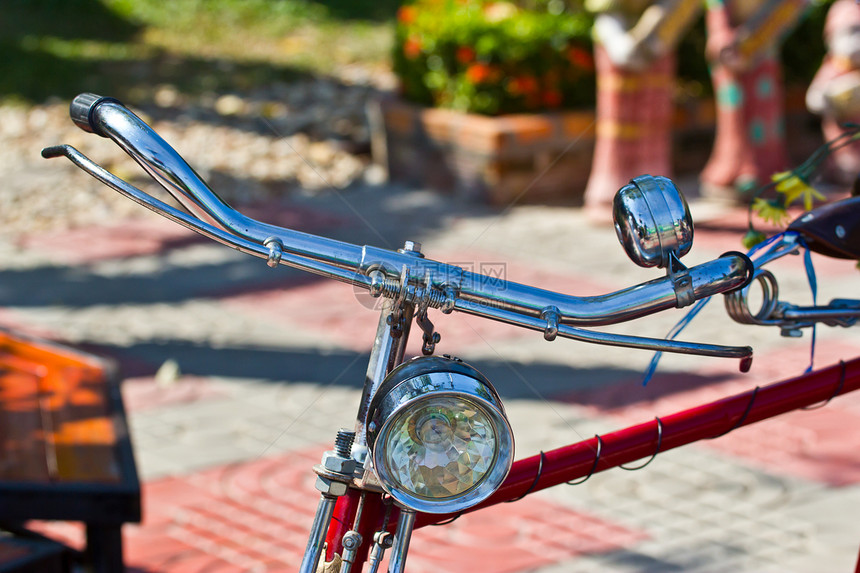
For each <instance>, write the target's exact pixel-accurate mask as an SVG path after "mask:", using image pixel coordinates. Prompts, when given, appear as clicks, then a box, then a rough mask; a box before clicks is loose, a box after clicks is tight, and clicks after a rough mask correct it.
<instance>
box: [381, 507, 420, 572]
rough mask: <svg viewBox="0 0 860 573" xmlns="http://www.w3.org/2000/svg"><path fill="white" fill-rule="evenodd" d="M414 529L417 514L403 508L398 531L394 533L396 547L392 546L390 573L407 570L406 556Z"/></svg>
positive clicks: (389, 564) (389, 563) (389, 562)
mask: <svg viewBox="0 0 860 573" xmlns="http://www.w3.org/2000/svg"><path fill="white" fill-rule="evenodd" d="M414 527H415V512H414V511H412V510H411V509H406V508H403V507H401V508H400V519H399V520H398V521H397V531H395V532H394V545H392V546H391V557H390V558H389V560H388V573H403V571H404V569H405V568H406V554H407V552H408V551H409V540H410V539H411V538H412V529H413V528H414Z"/></svg>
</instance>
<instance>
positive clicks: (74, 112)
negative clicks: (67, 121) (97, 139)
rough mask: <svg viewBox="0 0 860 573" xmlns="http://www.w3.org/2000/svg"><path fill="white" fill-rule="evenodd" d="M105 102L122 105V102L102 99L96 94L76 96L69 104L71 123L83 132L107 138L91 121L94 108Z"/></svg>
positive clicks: (113, 99) (107, 98)
mask: <svg viewBox="0 0 860 573" xmlns="http://www.w3.org/2000/svg"><path fill="white" fill-rule="evenodd" d="M106 101H109V102H113V103H118V104H120V105H122V102H120V101H119V100H118V99H115V98H112V97H103V96H100V95H96V94H91V93H83V94H80V95H78V96H76V97H75V99H73V100H72V103H71V104H69V115H70V116H71V117H72V121H73V122H75V125H77V126H78V127H80V128H81V129H83V130H84V131H86V132H88V133H95V134H96V135H101V136H102V137H107V136H106V135H105V134H103V133H101V131H99V129H98V128H97V127H96V125H95V122H94V121H93V112H94V111H95V109H96V107H97V106H98V105H99V104H100V103H104V102H106Z"/></svg>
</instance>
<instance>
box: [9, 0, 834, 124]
mask: <svg viewBox="0 0 860 573" xmlns="http://www.w3.org/2000/svg"><path fill="white" fill-rule="evenodd" d="M831 2H832V0H820V1H817V2H815V3H814V4H813V7H812V8H811V9H810V11H809V13H808V15H807V17H806V19H805V20H804V21H803V22H802V23H801V24H800V25H799V26H798V28H797V29H796V30H795V31H794V32H793V33H792V35H791V36H790V38H789V39H788V41H787V42H786V43H785V44H784V48H783V54H784V61H785V64H786V65H785V69H786V77H787V79H788V81H790V82H794V83H799V84H801V85H802V84H806V83H808V82H809V80H810V79H811V77H812V75H813V74H814V72H815V70H816V69H817V67H818V65H819V63H820V61H821V58H822V56H823V53H824V45H823V40H822V28H823V22H824V16H825V12H826V8H827V7H828V6H829V4H830V3H831ZM427 3H431V4H435V5H436V8H435V9H434V10H425V9H424V8H422V4H427ZM401 4H403V2H402V0H170V1H164V0H3V8H2V17H0V100H2V101H4V102H7V103H8V102H21V103H39V102H43V101H45V100H47V99H49V98H61V99H64V100H65V99H69V98H71V97H72V96H74V95H75V94H77V93H80V92H82V91H94V92H102V93H110V94H112V95H116V96H118V97H120V98H124V99H126V101H128V102H129V103H137V102H142V101H143V100H146V99H147V98H150V97H151V94H152V90H153V88H154V87H155V86H158V85H164V84H168V85H172V86H175V87H176V88H177V89H178V90H180V91H182V92H183V93H188V94H191V95H194V94H201V93H205V92H230V91H233V92H243V91H248V90H253V89H255V88H259V87H261V86H266V85H268V84H272V83H275V82H288V81H290V79H293V78H296V77H300V76H303V75H307V74H330V73H334V72H335V70H337V69H342V68H343V67H344V66H349V65H351V64H360V65H362V66H365V67H369V68H371V69H373V68H378V69H380V70H386V71H387V70H390V69H391V68H392V66H393V67H394V69H395V71H396V72H397V73H398V74H399V76H400V78H401V82H402V86H403V92H404V95H406V96H407V97H409V98H411V99H413V100H415V101H418V102H421V103H426V104H430V103H435V104H437V105H445V106H448V107H456V108H461V109H469V110H472V111H478V112H482V113H499V112H504V111H516V110H517V109H537V108H543V109H547V108H548V109H553V108H557V107H582V106H589V105H592V103H593V98H594V78H593V73H592V72H591V71H590V70H589V66H590V65H591V64H590V58H589V57H588V56H589V55H590V50H591V45H590V41H591V40H590V35H589V32H588V25H589V24H590V17H589V16H588V15H586V14H584V13H583V12H582V9H581V3H580V2H579V0H567V1H566V2H565V1H563V0H521V1H520V2H518V3H517V4H518V15H515V16H514V19H513V20H509V21H507V22H506V20H508V19H507V18H504V17H503V16H504V14H503V12H504V11H505V10H506V8H504V7H502V8H496V9H495V10H496V11H497V14H496V15H495V16H494V18H495V21H493V22H487V21H486V18H483V15H486V10H485V8H486V5H487V4H489V2H487V1H486V0H472V1H470V2H445V0H436V1H435V2H434V1H433V0H419V2H417V3H410V4H407V5H406V6H405V7H404V8H403V9H401ZM495 4H496V5H497V6H504V5H505V4H506V3H498V2H497V3H495ZM446 5H448V6H449V7H445V6H446ZM410 10H411V16H412V19H411V20H410V21H409V22H407V21H405V20H404V18H406V19H409V17H410ZM445 10H451V13H450V14H449V16H455V17H446V12H445ZM398 14H399V15H400V19H398ZM491 19H492V18H491ZM410 26H421V27H422V29H421V32H420V34H416V33H415V30H414V29H413V28H410ZM416 38H421V40H420V42H418V43H416V42H415V39H416ZM704 43H705V31H704V24H703V22H702V21H699V23H697V25H696V26H695V27H694V28H693V30H692V31H691V32H690V33H689V34H688V35H687V37H686V38H685V39H684V43H683V45H682V47H681V49H680V50H679V68H680V69H679V74H680V78H681V81H680V82H679V86H680V88H679V91H680V92H681V93H682V95H689V96H692V97H696V96H698V95H703V94H708V93H709V92H710V80H709V78H708V71H707V66H706V64H705V61H704V57H703V56H702V54H703V50H704ZM462 47H466V48H469V49H467V50H463V49H460V48H462ZM458 50H459V51H458ZM410 55H411V56H410ZM408 56H410V57H408ZM476 64H481V65H477V66H476ZM470 70H471V71H470ZM499 74H501V75H499ZM497 76H499V77H498V78H497ZM501 78H504V81H502V79H501ZM490 80H498V81H490ZM535 85H537V86H538V88H539V90H538V92H539V94H540V95H539V96H535V95H530V93H529V92H533V91H534V87H535ZM512 92H513V93H512Z"/></svg>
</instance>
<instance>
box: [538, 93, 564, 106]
mask: <svg viewBox="0 0 860 573" xmlns="http://www.w3.org/2000/svg"><path fill="white" fill-rule="evenodd" d="M563 101H564V96H563V95H562V94H561V92H560V91H558V90H552V89H550V90H547V91H545V92H543V104H544V105H545V106H546V107H559V106H561V104H562V102H563Z"/></svg>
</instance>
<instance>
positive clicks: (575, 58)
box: [567, 46, 594, 72]
mask: <svg viewBox="0 0 860 573" xmlns="http://www.w3.org/2000/svg"><path fill="white" fill-rule="evenodd" d="M567 59H568V61H570V63H571V64H573V65H574V66H576V67H578V68H581V69H583V70H587V71H589V72H590V71H592V70H593V69H594V58H593V57H592V55H591V54H590V53H589V52H588V50H584V49H582V48H580V47H578V46H571V47H570V48H569V49H568V50H567Z"/></svg>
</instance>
